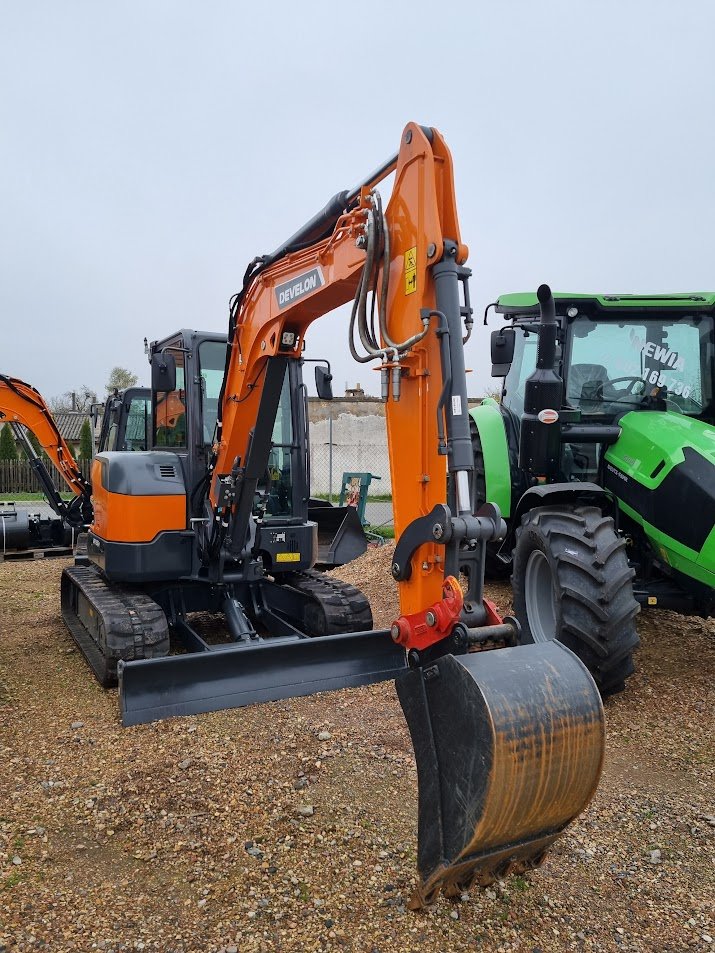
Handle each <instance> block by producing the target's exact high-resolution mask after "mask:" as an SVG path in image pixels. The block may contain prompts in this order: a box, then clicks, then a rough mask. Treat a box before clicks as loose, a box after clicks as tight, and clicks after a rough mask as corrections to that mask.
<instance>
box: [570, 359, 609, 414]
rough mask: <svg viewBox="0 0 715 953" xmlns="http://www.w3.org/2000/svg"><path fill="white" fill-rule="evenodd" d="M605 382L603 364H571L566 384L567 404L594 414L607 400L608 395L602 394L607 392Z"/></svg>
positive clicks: (605, 375) (606, 373) (605, 372)
mask: <svg viewBox="0 0 715 953" xmlns="http://www.w3.org/2000/svg"><path fill="white" fill-rule="evenodd" d="M607 380H608V371H607V370H606V368H605V367H604V366H603V364H572V365H571V367H570V368H569V373H568V381H567V384H566V400H567V402H568V403H569V404H571V405H572V406H573V407H576V408H578V409H579V410H582V411H584V412H585V413H589V412H590V413H596V412H597V411H598V409H599V407H600V405H602V404H603V401H604V400H608V399H609V396H610V394H609V393H605V392H604V391H606V390H609V389H608V388H605V387H604V385H605V383H606V381H607Z"/></svg>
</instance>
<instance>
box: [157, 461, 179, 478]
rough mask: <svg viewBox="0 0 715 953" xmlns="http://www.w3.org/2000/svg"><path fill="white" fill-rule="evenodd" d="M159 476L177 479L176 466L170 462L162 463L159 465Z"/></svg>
mask: <svg viewBox="0 0 715 953" xmlns="http://www.w3.org/2000/svg"><path fill="white" fill-rule="evenodd" d="M159 476H161V477H164V478H165V479H166V480H175V479H176V468H175V467H174V466H173V465H172V464H170V463H162V464H160V465H159Z"/></svg>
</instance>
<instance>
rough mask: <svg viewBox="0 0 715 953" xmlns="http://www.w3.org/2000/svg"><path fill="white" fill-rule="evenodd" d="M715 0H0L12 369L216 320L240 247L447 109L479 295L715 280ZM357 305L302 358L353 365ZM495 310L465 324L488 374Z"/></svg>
mask: <svg viewBox="0 0 715 953" xmlns="http://www.w3.org/2000/svg"><path fill="white" fill-rule="evenodd" d="M714 34H715V4H713V3H711V2H710V0H681V2H677V3H676V2H674V0H669V2H662V0H617V2H613V0H598V2H591V0H502V2H496V0H489V2H486V0H474V2H472V3H464V4H461V5H460V4H452V5H449V4H434V3H426V2H422V0H412V2H410V3H385V2H383V3H374V2H371V0H365V2H362V3H360V4H351V5H348V4H341V3H339V2H338V0H333V2H330V3H310V2H306V3H301V4H297V3H296V4H293V3H288V2H284V0H273V2H264V3H261V4H248V3H240V2H238V0H234V2H226V0H224V2H220V0H208V2H201V3H200V2H198V0H194V2H183V0H171V2H169V0H141V2H140V0H123V2H120V3H108V2H104V3H102V2H96V0H85V2H82V0H64V2H62V3H58V2H57V0H47V2H41V0H23V2H22V3H18V2H12V0H0V321H1V322H2V334H1V336H0V371H2V372H4V373H11V374H13V375H15V376H17V377H22V378H24V379H26V380H28V381H30V382H31V383H33V384H34V385H35V386H36V387H38V388H39V389H40V390H41V391H42V393H43V394H45V396H47V397H50V396H53V395H55V394H58V393H60V392H62V391H65V390H68V389H71V388H73V387H77V386H79V385H81V384H83V383H86V384H88V385H90V386H92V387H94V388H95V389H97V390H98V391H99V392H102V391H103V385H104V383H105V381H106V379H107V376H108V373H109V370H110V368H111V367H112V366H113V365H115V364H120V365H123V366H126V367H129V368H131V369H133V370H134V371H135V372H136V373H137V374H139V376H140V381H141V382H145V381H146V380H147V379H148V365H147V364H146V358H145V357H144V353H143V347H142V341H143V338H144V336H147V337H149V339H150V340H151V339H154V338H158V337H161V336H163V335H164V334H166V333H168V332H170V331H172V330H174V329H175V328H177V327H181V326H189V327H195V328H202V329H213V330H224V328H225V327H226V324H227V302H228V299H229V296H230V295H231V293H232V292H233V291H235V290H237V288H238V287H239V284H240V280H241V277H242V275H243V271H244V268H245V265H246V263H247V262H248V260H249V259H251V258H252V257H253V256H254V255H256V254H258V253H263V252H268V251H270V250H272V249H273V248H274V247H275V246H276V245H277V244H278V243H279V242H280V241H281V240H283V239H284V238H286V237H287V236H288V235H289V234H291V233H292V232H293V231H294V230H295V229H296V228H297V227H298V226H299V225H300V224H301V223H302V222H303V221H305V220H306V219H307V218H308V217H310V216H311V215H312V214H313V213H314V212H315V211H316V210H317V209H318V208H319V207H322V205H323V204H324V202H325V201H326V200H327V199H328V198H329V197H330V196H331V195H332V194H333V193H335V192H336V191H338V190H339V189H342V188H346V187H349V186H352V185H353V184H354V183H355V182H356V181H357V180H359V179H360V178H362V177H363V176H364V175H365V174H366V173H368V172H369V171H371V170H372V169H373V168H374V167H375V166H376V165H378V164H379V163H380V162H381V161H382V160H383V159H384V158H386V157H387V156H388V155H389V154H391V153H392V152H394V151H395V150H396V149H397V147H398V144H399V137H400V132H401V130H402V127H403V126H404V124H405V123H406V122H407V121H409V120H413V119H414V120H417V121H419V122H421V123H423V124H427V125H433V126H436V127H437V128H438V129H439V130H440V131H441V132H442V133H443V134H444V136H445V138H446V140H447V143H448V144H449V146H450V148H451V150H452V154H453V157H454V162H455V174H456V180H457V199H458V203H459V210H460V220H461V226H462V236H463V239H464V240H465V241H466V242H467V243H468V244H469V246H470V260H469V264H470V266H471V267H472V269H473V272H474V276H473V278H472V296H473V301H474V303H475V306H476V310H477V312H478V318H479V320H480V321H481V311H482V310H483V308H484V306H485V305H486V303H487V302H488V301H490V300H492V299H493V298H494V297H496V296H497V295H498V294H500V293H503V292H507V291H515V290H529V289H532V288H536V286H537V285H538V284H539V283H540V282H542V281H548V282H549V283H551V285H552V287H553V288H555V289H558V290H562V291H606V292H628V291H641V292H642V291H654V292H663V291H672V290H675V291H696V290H708V289H711V288H713V287H714V286H715V274H714V273H713V240H712V229H713V222H714V221H715V185H714V181H715V180H714V177H713V136H714V133H713V117H714V116H715V82H714V79H713V76H714V68H713V62H712V51H711V47H712V37H713V35H714ZM346 335H347V320H346V317H345V316H344V315H339V316H336V317H335V318H334V319H333V318H327V317H326V318H324V319H323V320H322V321H320V322H318V324H316V325H314V327H313V329H312V331H311V334H310V336H309V338H308V345H309V355H310V356H313V357H315V356H327V357H329V358H330V359H331V361H332V362H333V367H334V372H335V379H336V385H337V386H336V393H342V387H343V385H344V383H345V382H346V381H349V382H350V383H351V384H352V383H354V382H355V381H358V380H359V381H361V382H362V383H363V386H365V387H366V389H369V390H371V391H373V392H375V391H376V388H377V377H378V375H376V374H375V373H374V372H372V371H370V370H368V369H366V368H364V367H359V366H357V365H355V364H354V363H353V362H352V361H351V359H350V357H349V354H348V352H347V346H346V344H345V341H346ZM488 353H489V338H488V330H487V329H485V328H482V327H481V326H479V327H478V328H477V329H476V333H475V335H474V336H473V337H472V340H471V342H470V343H469V345H468V354H467V358H468V364H469V366H471V367H472V368H474V370H475V373H474V374H473V375H471V381H470V385H471V386H470V391H471V393H473V394H477V393H481V392H482V390H483V386H484V385H485V384H486V385H489V384H490V379H488V378H487V377H486V375H487V374H488V368H489V357H488Z"/></svg>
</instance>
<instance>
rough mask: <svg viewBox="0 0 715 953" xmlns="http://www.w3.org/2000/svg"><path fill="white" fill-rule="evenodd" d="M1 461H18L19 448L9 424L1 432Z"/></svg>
mask: <svg viewBox="0 0 715 953" xmlns="http://www.w3.org/2000/svg"><path fill="white" fill-rule="evenodd" d="M0 460H17V447H16V446H15V438H14V437H13V435H12V430H10V428H9V427H8V425H7V424H4V425H3V428H2V430H0Z"/></svg>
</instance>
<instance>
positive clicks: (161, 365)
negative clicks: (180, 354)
mask: <svg viewBox="0 0 715 953" xmlns="http://www.w3.org/2000/svg"><path fill="white" fill-rule="evenodd" d="M151 389H152V390H153V391H160V392H162V393H166V392H167V391H170V390H176V359H175V358H174V355H173V354H168V353H167V352H166V351H164V352H162V351H155V352H154V354H152V356H151Z"/></svg>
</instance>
